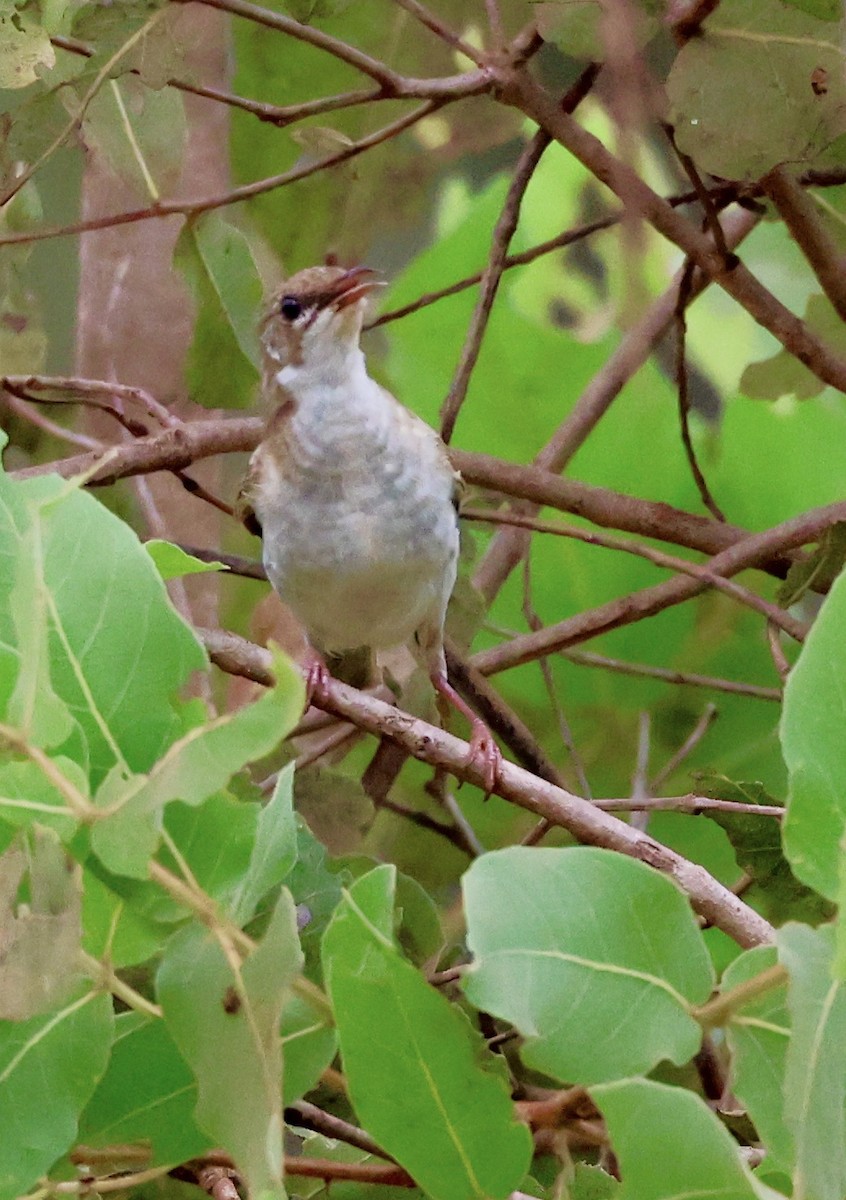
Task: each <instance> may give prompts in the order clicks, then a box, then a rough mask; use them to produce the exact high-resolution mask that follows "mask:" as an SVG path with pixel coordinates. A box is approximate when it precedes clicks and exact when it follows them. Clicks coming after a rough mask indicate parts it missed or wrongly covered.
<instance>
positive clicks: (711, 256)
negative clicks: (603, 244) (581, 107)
mask: <svg viewBox="0 0 846 1200" xmlns="http://www.w3.org/2000/svg"><path fill="white" fill-rule="evenodd" d="M499 79H500V94H501V95H502V97H503V99H504V100H505V102H506V103H509V104H512V105H513V106H514V107H515V108H518V109H519V110H520V111H521V112H523V113H525V114H526V116H529V117H531V118H532V120H533V121H535V122H536V123H537V124H538V125H539V126H540V128H541V129H545V130H546V132H547V133H548V134H550V136H551V137H553V138H555V140H556V141H558V142H560V143H561V145H562V146H564V147H565V149H567V150H569V151H570V153H571V154H572V155H573V156H574V157H575V158H577V159H578V160H579V162H580V163H582V165H583V166H584V167H586V168H587V170H589V171H590V172H591V173H592V174H593V175H594V176H595V177H596V178H597V179H598V180H600V182H602V183H604V184H605V185H606V186H607V187H609V188H610V189H611V191H612V192H614V194H615V195H616V196H618V197H619V199H620V200H621V201H622V202H623V203H624V204H625V205H626V207H627V208H628V209H629V210H630V211H631V212H632V213H636V214H639V215H640V216H641V217H643V218H644V219H645V220H647V221H649V223H650V224H651V225H653V226H654V228H655V229H656V230H657V231H658V232H659V233H661V234H663V236H664V237H666V238H667V239H668V240H669V241H671V242H673V243H674V244H675V245H676V246H678V247H679V249H681V250H682V251H684V253H685V254H686V255H687V256H688V257H689V258H692V259H693V261H694V262H695V263H696V265H697V266H698V267H700V268H701V270H703V271H704V272H705V273H706V274H707V275H709V276H711V277H712V278H713V279H714V280H715V282H717V283H718V284H719V285H720V287H722V288H723V289H724V290H725V291H726V292H728V294H729V295H730V296H731V297H732V298H733V299H735V300H736V301H737V302H738V303H739V304H740V305H742V307H743V308H745V309H746V311H747V312H748V313H749V314H750V315H751V316H752V317H753V319H754V320H755V321H756V322H757V323H758V324H759V325H761V326H762V327H763V328H764V329H767V330H769V332H770V333H771V334H772V335H773V337H775V338H776V340H777V341H779V342H780V343H781V344H782V346H784V348H785V349H786V350H787V351H788V352H789V353H790V354H792V355H793V356H794V357H795V358H798V359H799V361H800V362H801V363H804V365H805V366H806V367H807V368H808V369H809V370H810V371H812V372H813V374H814V375H816V376H817V378H818V379H821V380H822V381H823V382H824V383H828V384H831V386H832V387H836V388H838V389H839V390H840V391H841V392H846V361H844V359H842V358H841V357H840V356H839V355H837V354H835V353H834V352H833V351H832V350H831V349H830V348H829V347H828V346H827V345H825V343H824V342H821V341H820V339H819V338H818V337H816V335H815V334H813V333H812V332H811V330H810V329H809V328H808V326H807V325H806V324H805V322H804V321H801V320H800V319H799V317H797V316H795V315H794V313H792V312H791V311H790V309H789V308H787V307H786V306H785V305H784V304H782V303H781V301H780V300H778V299H777V298H776V297H775V296H774V295H773V294H772V292H770V291H768V290H767V288H765V287H764V286H763V284H762V283H760V281H759V280H758V279H757V278H756V277H755V276H754V275H753V274H752V272H751V271H749V270H748V268H747V267H745V266H744V265H743V264H742V263H741V262H739V261H738V260H737V259H735V258H734V256H731V257H730V258H729V259H728V260H726V259H725V258H723V256H722V255H721V254H720V253H719V252H718V251H717V249H716V248H715V247H714V245H713V243H712V241H711V239H710V238H709V237H708V236H707V235H705V234H702V233H700V232H699V231H698V230H697V229H695V228H694V226H693V225H691V223H690V222H689V221H687V220H686V219H685V218H684V217H682V216H680V215H679V214H678V213H677V212H676V211H675V210H674V209H673V208H671V207H670V205H669V204H667V202H666V200H664V199H663V198H662V197H661V196H659V195H658V193H657V192H654V191H653V190H652V188H650V187H649V185H648V184H646V183H645V182H644V181H643V180H642V179H641V178H640V176H639V175H638V174H637V172H636V171H634V170H633V169H632V168H631V167H630V166H628V164H626V163H624V162H622V161H621V160H620V159H618V158H616V157H615V156H614V155H613V154H612V153H611V152H610V151H609V150H607V149H606V147H605V146H603V144H602V142H600V141H599V139H598V138H597V137H595V136H594V135H593V134H592V133H589V132H588V131H587V130H586V129H584V128H582V126H580V125H579V124H578V122H577V121H575V120H574V119H573V118H572V117H570V116H568V114H567V113H564V112H562V111H561V109H560V108H559V106H558V105H557V104H556V103H555V100H554V98H553V97H552V96H550V95H549V93H548V92H547V91H546V90H545V89H544V88H543V87H541V86H540V84H538V83H536V82H535V81H534V80H533V79H532V78H531V76H529V75H528V74H527V73H526V72H525V71H521V72H516V73H515V72H512V71H504V70H500V71H499Z"/></svg>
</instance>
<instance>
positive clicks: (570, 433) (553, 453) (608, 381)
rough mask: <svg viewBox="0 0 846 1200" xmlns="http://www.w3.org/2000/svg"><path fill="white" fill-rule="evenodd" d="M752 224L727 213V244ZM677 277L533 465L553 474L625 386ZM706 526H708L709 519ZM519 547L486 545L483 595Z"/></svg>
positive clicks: (673, 300) (644, 355)
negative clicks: (728, 215)
mask: <svg viewBox="0 0 846 1200" xmlns="http://www.w3.org/2000/svg"><path fill="white" fill-rule="evenodd" d="M757 223H758V217H757V216H755V215H754V214H752V213H749V212H747V211H745V210H741V211H740V212H739V213H737V214H732V216H731V217H730V218H729V220H728V221H727V223H726V230H725V234H726V239H727V241H728V242H729V244H730V245H731V246H732V247H735V246H737V245H739V244H740V242H742V241H743V239H744V238H745V237H746V236H747V234H748V233H749V232H750V231H751V230H752V229H754V228H755V225H756V224H757ZM683 279H684V270H683V269H682V270H680V271H679V272H678V273H677V274H676V276H675V278H674V279H673V282H672V283H671V284H670V286H669V287H668V288H667V290H666V291H665V292H664V293H663V295H661V296H659V297H658V299H657V300H655V301H654V302H653V303H652V305H651V306H650V307H649V309H648V310H647V312H646V313H645V314H644V316H643V317H642V318H641V320H640V321H638V323H637V324H636V325H634V326H633V327H632V328H631V329H630V330H629V331H628V332H627V333H626V334H625V336H624V337H623V339H622V341H621V342H620V344H619V346H618V347H617V349H616V350H615V351H614V353H613V354H612V355H611V356H610V358H608V360H607V361H606V362H605V364H604V366H603V367H602V368H601V370H599V371H598V372H597V373H596V375H594V377H593V379H592V380H591V381H590V383H589V384H588V386H587V387H586V388H585V390H584V391H583V392H582V394H581V396H580V397H579V398H578V400H577V401H576V403H575V404H574V406H573V408H572V409H571V411H570V413H569V414H568V416H567V417H566V418H565V420H564V421H563V422H562V424H561V425H560V426H559V428H558V429H557V430H556V432H555V433H554V434H553V436H552V437H551V438H550V440H549V441H548V442H547V444H546V446H544V448H543V449H542V450H541V451H540V453H539V454H538V455H537V456H536V457H535V465H536V466H538V467H542V468H543V469H544V470H546V471H555V472H556V473H558V472H561V471H563V470H564V468H565V467H566V465H567V463H568V462H569V461H570V460H571V458H572V457H573V455H574V454H575V453H576V451H577V450H578V449H579V448H580V447H581V446H582V445H583V444H584V442H585V440H586V439H587V437H588V435H589V434H590V433H591V432H592V431H593V429H594V428H595V427H596V425H597V424H598V423H599V421H601V420H602V418H603V417H604V415H605V414H606V413H607V411H608V409H609V408H610V407H611V405H612V403H613V402H614V400H615V399H616V398H617V396H619V394H620V392H621V391H622V390H623V388H624V387H625V385H626V384H627V383H628V381H629V380H630V379H631V378H632V377H633V376H634V375H635V374H636V373H637V371H639V370H640V368H641V367H642V366H643V365H644V363H645V362H646V361H647V359H648V358H649V356H650V354H651V353H652V351H653V350H654V348H655V346H656V345H657V343H658V342H659V341H660V340H661V338H663V337H664V336H665V334H666V333H667V332H668V330H669V329H670V327H671V326H672V323H673V321H674V319H675V314H676V311H677V307H678V301H679V293H680V289H681V286H682V282H683ZM710 282H711V280H710V279H709V277H708V276H707V275H705V274H703V273H702V272H696V274H695V275H694V277H693V279H692V280H691V283H690V300H691V301H692V300H694V299H695V298H696V297H697V296H699V295H700V294H701V293H702V292H703V291H704V289H705V288H706V287H707V286H708V284H709V283H710ZM571 511H572V510H571ZM707 524H708V525H709V526H711V527H713V524H714V523H713V522H707ZM617 528H623V526H617ZM630 532H635V530H630ZM521 545H522V539H521V538H520V537H519V535H518V536H515V535H514V534H511V535H509V534H499V535H498V536H497V537H496V538H495V539H494V541H493V542H492V543H491V545H490V546H489V547H488V550H487V552H486V554H485V557H484V559H483V560H482V563H481V564H480V566H479V568H478V570H477V571H476V574H475V578H474V582H475V584H476V586H477V587H478V588H479V589H480V591H481V592H482V594H483V595H484V596H485V597H486V598H487V599H489V600H492V599H493V597H494V596H495V595H496V593H497V592H498V591H499V589H500V587H501V586H502V584H503V583H504V581H505V579H506V578H507V577H508V575H509V573H510V571H511V569H512V568H513V566H514V565H515V563H516V562H517V561H518V558H519V552H520V547H521Z"/></svg>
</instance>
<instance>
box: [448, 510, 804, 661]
mask: <svg viewBox="0 0 846 1200" xmlns="http://www.w3.org/2000/svg"><path fill="white" fill-rule="evenodd" d="M461 515H462V516H463V517H464V518H465V519H466V520H468V521H483V522H489V523H490V524H493V525H516V526H518V527H520V528H523V529H531V530H534V531H536V532H538V533H552V534H557V535H559V536H561V537H567V538H573V539H574V540H575V541H578V542H585V543H586V544H587V545H589V546H602V547H604V548H605V549H607V550H622V551H623V552H624V553H625V554H634V555H636V556H637V557H638V558H645V559H646V560H647V562H651V563H654V564H655V566H657V567H665V568H666V569H667V570H670V571H678V572H681V573H682V574H683V575H690V576H692V577H693V578H694V579H701V580H702V581H703V582H705V583H707V584H709V585H710V586H711V587H715V588H717V589H718V590H719V591H721V592H725V593H726V595H728V596H731V597H732V599H734V600H737V601H739V603H741V604H745V605H746V607H747V608H752V609H754V610H755V611H756V612H759V613H761V614H762V615H763V616H765V617H766V618H767V620H768V621H770V622H771V623H772V624H774V625H776V626H777V627H778V628H779V629H783V630H784V631H785V633H788V634H790V636H791V637H792V638H794V639H795V640H796V641H797V642H802V641H804V640H805V638H806V637H807V635H808V626H807V625H806V624H805V622H804V621H799V620H797V619H796V617H794V616H792V615H791V614H790V613H789V612H786V611H785V610H784V609H783V608H779V606H778V605H777V604H772V603H771V602H770V601H769V600H764V599H763V597H761V596H758V595H757V594H756V593H755V592H752V591H750V590H749V588H745V587H743V586H742V585H741V584H739V583H735V582H734V581H733V580H731V579H724V578H723V577H722V576H721V575H719V574H717V573H715V572H714V571H713V570H712V569H711V567H710V565H705V566H700V565H699V564H698V563H691V562H688V560H687V559H686V558H678V557H677V556H676V555H674V554H666V553H665V552H664V551H663V550H656V549H655V548H654V547H652V546H647V545H645V544H644V543H643V542H636V541H633V540H632V539H629V538H617V537H613V536H612V535H610V534H607V533H596V532H591V531H588V530H587V529H581V528H580V527H579V526H577V525H565V524H564V523H563V522H561V521H540V520H538V519H537V518H535V517H527V516H524V515H523V514H522V513H515V512H487V511H485V510H483V509H470V508H468V509H464V510H463V511H462V514H461Z"/></svg>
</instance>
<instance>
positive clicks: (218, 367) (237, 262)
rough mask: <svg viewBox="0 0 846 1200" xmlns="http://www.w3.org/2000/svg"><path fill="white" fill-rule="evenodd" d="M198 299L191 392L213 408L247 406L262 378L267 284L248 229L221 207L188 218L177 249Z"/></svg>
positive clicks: (180, 265)
mask: <svg viewBox="0 0 846 1200" xmlns="http://www.w3.org/2000/svg"><path fill="white" fill-rule="evenodd" d="M174 262H175V264H176V266H177V267H178V268H179V269H180V270H181V271H182V272H183V274H184V275H185V277H186V279H187V281H188V283H189V284H190V286H191V290H192V291H193V293H194V300H195V301H196V304H197V313H198V316H197V324H196V327H195V330H194V340H193V342H192V343H191V350H190V354H189V358H188V383H189V387H190V390H191V395H192V397H193V399H194V400H196V401H197V402H198V403H199V404H204V405H205V406H206V407H207V408H243V407H244V406H245V405H247V404H249V403H250V401H251V400H252V398H253V392H254V391H255V385H256V383H257V381H258V371H257V363H258V340H257V335H256V323H257V321H258V315H259V306H260V304H261V298H262V285H261V280H260V278H259V274H258V270H257V268H256V264H255V260H254V258H253V254H252V250H251V248H250V244H249V242H248V241H247V239H246V237H245V236H244V234H243V233H242V232H241V231H240V230H239V229H236V228H235V226H234V225H230V224H228V223H227V222H226V221H224V219H223V218H222V217H221V216H220V215H219V214H218V213H215V212H210V213H206V214H204V215H203V216H200V217H198V218H196V219H194V220H191V221H189V222H187V224H186V225H185V228H184V229H183V230H182V233H181V235H180V238H179V241H178V243H177V245H176V250H175V252H174Z"/></svg>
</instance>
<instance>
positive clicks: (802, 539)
mask: <svg viewBox="0 0 846 1200" xmlns="http://www.w3.org/2000/svg"><path fill="white" fill-rule="evenodd" d="M842 520H846V502H844V501H840V502H839V503H837V504H828V505H825V506H824V507H822V508H817V509H813V510H811V511H810V512H806V513H802V514H801V515H800V516H798V517H793V518H792V519H791V520H789V521H785V522H784V523H783V524H781V525H776V526H774V527H773V528H771V529H767V530H764V531H763V532H762V533H754V534H750V535H749V536H748V537H746V538H744V539H743V540H742V541H740V542H737V543H736V544H735V545H733V546H731V547H729V549H727V550H723V551H722V552H721V553H720V554H717V555H715V556H714V558H712V559H711V561H710V562H709V563H708V565H707V567H706V570H707V572H708V573H709V574H710V575H711V576H718V575H719V576H724V577H727V576H731V575H736V574H737V573H738V572H739V571H742V570H744V569H745V568H746V567H751V566H754V565H755V564H756V563H759V562H761V561H765V560H766V559H767V558H769V557H770V556H771V555H772V554H774V553H778V552H779V551H784V550H788V549H792V548H794V547H796V546H802V545H805V543H806V542H809V541H814V540H817V539H818V538H819V537H820V536H821V534H822V533H823V532H824V530H825V529H827V528H829V527H830V526H831V525H833V524H835V523H836V522H837V521H842ZM708 586H709V584H707V583H705V582H704V580H701V579H696V578H683V577H677V578H676V579H670V580H668V581H667V582H666V583H660V584H658V585H657V586H656V587H651V588H644V589H642V590H641V591H639V592H634V593H632V594H630V595H628V596H623V597H621V598H620V599H618V600H612V601H610V602H609V603H608V604H603V605H600V606H599V607H598V608H595V609H592V610H590V611H589V612H584V613H579V614H578V615H577V616H575V617H570V618H569V619H568V620H566V621H560V622H559V623H558V624H557V625H551V626H549V627H547V628H546V629H544V630H542V631H541V632H539V633H527V634H523V635H522V636H521V637H517V638H515V639H514V640H513V641H512V642H509V643H507V644H505V645H503V646H497V647H495V648H494V649H492V650H485V651H482V652H481V653H480V654H476V655H475V656H474V658H473V663H474V665H475V666H477V667H478V668H479V670H480V671H481V672H482V673H483V674H485V675H492V674H495V673H496V672H497V671H504V670H507V669H509V668H511V667H516V666H519V665H520V664H521V663H524V662H531V661H533V660H534V659H535V658H539V657H540V656H541V655H543V654H549V653H550V652H552V651H553V650H559V649H562V648H563V647H566V646H573V645H577V644H578V643H579V642H582V641H585V640H586V639H588V638H592V637H597V636H598V635H599V634H600V633H607V632H608V631H609V630H611V629H619V628H620V627H621V626H623V625H629V624H632V623H633V622H635V621H641V620H643V619H644V618H646V617H651V616H654V615H655V614H656V613H658V612H662V611H664V610H665V609H667V608H670V607H672V606H673V605H675V604H681V603H683V602H684V601H685V600H689V599H691V598H692V597H693V596H697V595H698V594H699V593H700V592H701V591H703V590H704V589H705V588H706V587H708Z"/></svg>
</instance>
